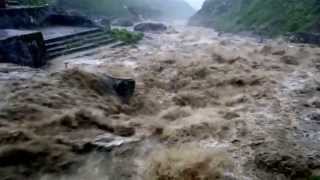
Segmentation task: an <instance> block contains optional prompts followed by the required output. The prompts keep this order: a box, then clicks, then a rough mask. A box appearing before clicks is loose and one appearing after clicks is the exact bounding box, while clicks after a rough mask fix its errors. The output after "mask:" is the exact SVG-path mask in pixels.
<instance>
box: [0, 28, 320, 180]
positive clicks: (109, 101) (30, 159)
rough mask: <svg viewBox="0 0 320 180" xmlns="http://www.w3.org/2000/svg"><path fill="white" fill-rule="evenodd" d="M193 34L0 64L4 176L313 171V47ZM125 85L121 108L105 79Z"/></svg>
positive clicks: (317, 145) (179, 178) (299, 174)
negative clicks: (132, 85)
mask: <svg viewBox="0 0 320 180" xmlns="http://www.w3.org/2000/svg"><path fill="white" fill-rule="evenodd" d="M259 41H260V40H257V39H255V38H249V37H241V36H237V35H231V34H218V33H216V32H214V31H213V30H209V29H203V28H193V27H182V26H177V27H172V28H169V30H168V31H167V32H163V33H156V34H146V35H145V38H144V40H143V41H141V42H140V43H139V44H137V45H132V46H122V47H117V48H108V47H101V48H98V49H94V50H89V51H85V52H81V53H77V54H73V55H68V56H64V57H60V58H57V59H54V60H52V61H51V62H50V63H49V65H48V66H46V67H45V68H43V69H37V70H35V69H30V68H25V67H18V66H14V65H6V64H3V65H1V68H0V80H1V81H0V86H1V91H2V92H1V94H0V108H1V109H0V174H1V178H4V179H5V180H16V179H17V180H29V179H30V180H31V179H32V180H34V179H35V180H89V179H95V180H217V179H227V180H238V179H239V180H273V179H274V180H287V179H307V178H308V177H311V176H316V175H320V174H319V173H320V172H319V171H318V170H319V168H320V133H319V129H320V96H319V95H320V48H318V47H312V46H310V45H302V44H290V43H287V42H285V41H283V40H280V39H279V40H265V42H262V43H261V42H259ZM105 74H107V75H109V76H113V77H119V78H132V79H134V80H135V81H136V90H135V94H134V95H133V97H131V99H130V100H129V101H128V102H123V101H121V100H120V98H119V97H117V96H115V95H112V94H108V93H106V90H105V89H104V88H105V87H104V86H102V85H101V84H102V83H103V76H104V75H105Z"/></svg>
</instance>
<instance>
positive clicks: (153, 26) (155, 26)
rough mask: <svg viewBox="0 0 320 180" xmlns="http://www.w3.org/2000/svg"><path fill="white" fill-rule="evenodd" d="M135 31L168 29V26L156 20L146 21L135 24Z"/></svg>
mask: <svg viewBox="0 0 320 180" xmlns="http://www.w3.org/2000/svg"><path fill="white" fill-rule="evenodd" d="M134 30H135V31H141V32H154V31H158V32H159V31H166V30H167V26H166V25H164V24H162V23H155V22H144V23H140V24H137V25H136V26H134Z"/></svg>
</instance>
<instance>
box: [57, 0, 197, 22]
mask: <svg viewBox="0 0 320 180" xmlns="http://www.w3.org/2000/svg"><path fill="white" fill-rule="evenodd" d="M57 5H58V6H59V7H62V8H68V9H74V10H78V11H80V12H82V13H85V14H87V15H103V16H109V17H127V16H130V15H131V14H132V11H134V12H136V13H137V14H140V15H142V16H144V17H145V18H152V19H162V18H164V19H173V18H174V19H180V18H188V17H190V16H192V15H193V14H194V13H195V10H194V9H193V8H192V7H191V6H190V5H189V4H188V3H186V2H185V1H184V0H152V1H150V0H58V3H57Z"/></svg>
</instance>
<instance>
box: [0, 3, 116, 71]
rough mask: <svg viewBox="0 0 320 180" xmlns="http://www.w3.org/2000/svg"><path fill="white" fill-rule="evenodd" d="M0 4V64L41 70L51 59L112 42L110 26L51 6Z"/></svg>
mask: <svg viewBox="0 0 320 180" xmlns="http://www.w3.org/2000/svg"><path fill="white" fill-rule="evenodd" d="M17 3H18V1H17V2H14V3H11V4H14V5H10V3H9V6H8V5H7V4H8V2H6V1H5V0H1V1H0V22H1V24H0V61H1V62H8V63H15V64H19V65H24V66H31V67H41V66H43V65H45V64H46V62H47V61H48V60H50V59H52V58H55V57H58V56H61V55H66V54H70V53H74V52H77V51H83V50H86V49H89V48H94V47H98V46H101V45H105V44H110V43H114V42H115V40H113V39H112V38H111V36H110V33H109V30H110V25H109V24H104V25H103V26H101V25H99V24H97V23H95V22H94V21H92V20H90V19H89V18H86V17H84V16H80V15H73V14H70V13H67V12H63V11H61V10H56V9H55V8H53V7H50V6H47V5H45V6H25V5H19V4H17Z"/></svg>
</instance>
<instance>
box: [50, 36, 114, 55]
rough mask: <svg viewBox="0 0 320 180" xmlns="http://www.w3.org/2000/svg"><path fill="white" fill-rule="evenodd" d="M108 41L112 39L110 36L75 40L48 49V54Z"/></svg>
mask: <svg viewBox="0 0 320 180" xmlns="http://www.w3.org/2000/svg"><path fill="white" fill-rule="evenodd" d="M108 39H112V38H111V36H110V35H101V36H97V37H92V38H81V39H78V40H77V41H76V40H74V41H72V42H69V43H64V44H60V45H58V46H53V47H51V48H47V52H48V53H53V52H57V51H63V50H65V49H70V48H73V47H77V46H81V45H83V44H88V43H94V42H98V41H101V40H108Z"/></svg>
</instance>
